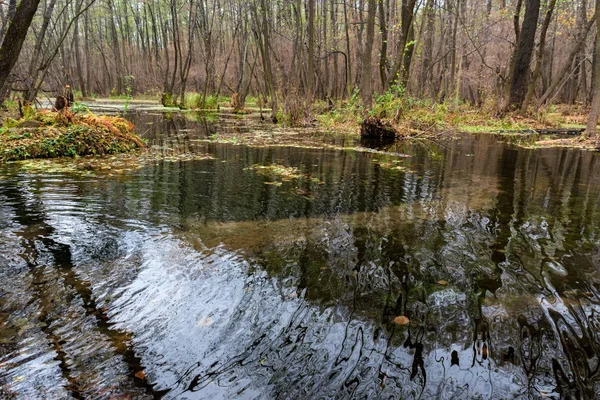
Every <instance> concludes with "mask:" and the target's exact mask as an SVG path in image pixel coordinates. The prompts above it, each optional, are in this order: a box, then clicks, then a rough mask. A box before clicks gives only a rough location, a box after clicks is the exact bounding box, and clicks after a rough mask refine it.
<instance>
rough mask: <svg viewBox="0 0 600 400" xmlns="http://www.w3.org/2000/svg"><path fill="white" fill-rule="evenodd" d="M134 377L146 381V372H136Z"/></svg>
mask: <svg viewBox="0 0 600 400" xmlns="http://www.w3.org/2000/svg"><path fill="white" fill-rule="evenodd" d="M134 376H135V377H136V378H138V379H140V380H142V381H143V380H144V379H146V372H144V370H141V371H138V372H136V373H135V375H134Z"/></svg>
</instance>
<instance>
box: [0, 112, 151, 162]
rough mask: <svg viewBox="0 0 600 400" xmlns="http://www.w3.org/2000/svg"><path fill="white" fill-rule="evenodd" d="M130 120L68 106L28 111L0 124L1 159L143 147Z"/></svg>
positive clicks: (93, 152) (48, 156)
mask: <svg viewBox="0 0 600 400" xmlns="http://www.w3.org/2000/svg"><path fill="white" fill-rule="evenodd" d="M144 147H145V144H144V142H143V140H142V139H141V138H140V137H139V136H138V135H137V134H136V133H135V126H134V125H133V124H132V123H130V122H129V121H127V120H125V119H123V118H119V117H111V116H98V115H94V114H91V113H87V114H74V113H72V112H71V111H69V110H63V111H61V112H52V111H49V110H40V111H38V112H29V113H26V114H25V116H24V117H23V118H21V119H19V120H15V119H11V118H7V119H6V120H5V121H4V123H3V125H2V127H1V128H0V161H14V160H25V159H32V158H58V157H75V156H85V155H105V154H117V153H125V152H130V151H133V150H137V149H141V148H144Z"/></svg>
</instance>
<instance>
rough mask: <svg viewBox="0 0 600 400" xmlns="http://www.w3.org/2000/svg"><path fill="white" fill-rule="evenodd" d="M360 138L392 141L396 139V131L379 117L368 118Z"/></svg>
mask: <svg viewBox="0 0 600 400" xmlns="http://www.w3.org/2000/svg"><path fill="white" fill-rule="evenodd" d="M360 137H361V138H363V139H378V140H380V139H392V138H395V137H396V130H395V129H394V128H393V127H392V126H391V125H390V124H389V123H388V122H383V121H382V120H381V119H380V118H377V117H368V118H366V119H365V120H364V121H363V122H362V124H361V128H360Z"/></svg>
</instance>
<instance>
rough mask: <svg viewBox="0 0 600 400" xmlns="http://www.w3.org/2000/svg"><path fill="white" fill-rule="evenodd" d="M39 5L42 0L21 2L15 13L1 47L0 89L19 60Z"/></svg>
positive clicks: (24, 0) (23, 0) (22, 0)
mask: <svg viewBox="0 0 600 400" xmlns="http://www.w3.org/2000/svg"><path fill="white" fill-rule="evenodd" d="M39 4H40V0H21V3H19V6H18V7H17V8H16V10H15V12H14V17H13V18H12V20H11V21H10V24H9V25H8V29H7V30H6V35H4V40H3V41H2V47H0V88H2V87H4V85H5V84H6V81H7V80H8V76H9V75H10V73H11V71H12V69H13V67H14V66H15V64H16V63H17V60H18V59H19V54H21V48H22V47H23V42H24V41H25V37H26V36H27V31H28V30H29V25H31V21H32V19H33V16H34V15H35V12H36V11H37V8H38V6H39ZM3 93H4V91H3ZM0 100H4V99H0Z"/></svg>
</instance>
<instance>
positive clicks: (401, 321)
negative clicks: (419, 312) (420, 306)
mask: <svg viewBox="0 0 600 400" xmlns="http://www.w3.org/2000/svg"><path fill="white" fill-rule="evenodd" d="M394 323H395V324H396V325H400V326H403V325H408V324H409V323H410V319H408V318H407V317H405V316H404V315H401V316H399V317H396V318H394Z"/></svg>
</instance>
